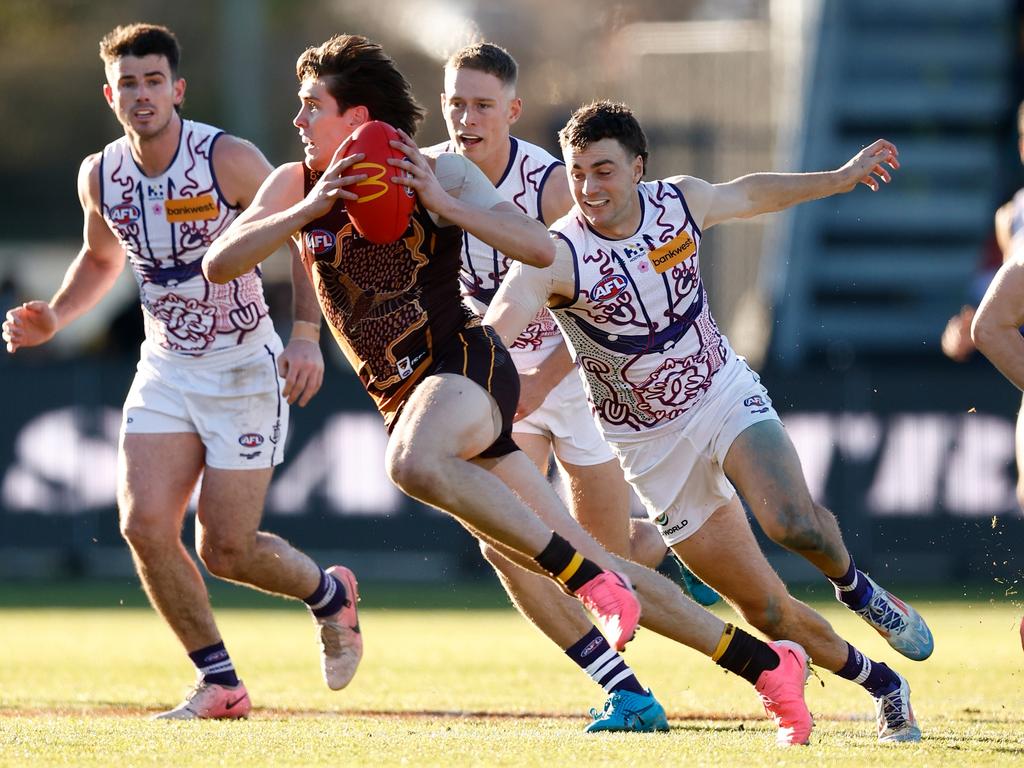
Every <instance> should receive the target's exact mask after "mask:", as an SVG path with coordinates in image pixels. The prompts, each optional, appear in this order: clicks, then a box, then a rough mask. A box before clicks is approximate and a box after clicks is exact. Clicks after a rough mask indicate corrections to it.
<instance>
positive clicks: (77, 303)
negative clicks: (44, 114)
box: [3, 154, 125, 353]
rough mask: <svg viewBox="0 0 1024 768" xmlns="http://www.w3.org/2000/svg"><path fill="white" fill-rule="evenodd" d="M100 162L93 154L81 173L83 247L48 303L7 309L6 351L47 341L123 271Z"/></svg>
mask: <svg viewBox="0 0 1024 768" xmlns="http://www.w3.org/2000/svg"><path fill="white" fill-rule="evenodd" d="M99 160H100V156H99V154H95V155H90V156H89V157H87V158H85V160H83V161H82V165H81V167H80V169H79V172H78V199H79V202H80V203H81V205H82V212H83V214H84V219H85V221H84V225H83V235H82V247H81V249H80V250H79V252H78V255H77V256H76V257H75V259H74V261H72V262H71V264H70V265H69V266H68V269H67V271H66V272H65V273H64V280H63V282H62V283H61V286H60V288H59V289H58V291H57V293H55V294H54V296H53V298H52V299H50V301H49V302H46V301H38V300H36V301H28V302H25V303H24V304H22V305H20V306H18V307H13V308H12V309H10V310H8V312H7V316H6V318H5V320H4V323H3V339H4V341H5V342H6V346H7V351H8V352H11V353H14V352H17V351H18V350H19V349H21V348H22V347H34V346H38V345H39V344H45V343H46V342H47V341H49V340H50V339H51V338H53V336H54V335H55V334H56V333H57V332H58V331H59V330H61V329H62V328H64V327H66V326H67V325H69V324H70V323H71V322H72V321H73V320H75V319H76V318H78V317H80V316H82V315H83V314H85V313H86V312H88V311H89V310H90V309H92V308H93V307H94V306H96V304H97V303H98V302H99V300H100V299H102V298H103V296H105V295H106V293H107V292H108V291H109V290H110V288H111V287H112V286H113V285H114V283H115V281H116V280H117V277H118V275H120V274H121V271H122V270H123V269H124V264H125V252H124V249H123V248H122V247H121V244H120V242H118V240H117V237H116V236H115V235H114V233H113V232H112V231H111V230H110V227H108V226H107V223H106V221H105V220H104V219H103V215H102V212H101V206H100V181H99Z"/></svg>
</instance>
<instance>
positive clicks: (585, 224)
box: [485, 102, 933, 741]
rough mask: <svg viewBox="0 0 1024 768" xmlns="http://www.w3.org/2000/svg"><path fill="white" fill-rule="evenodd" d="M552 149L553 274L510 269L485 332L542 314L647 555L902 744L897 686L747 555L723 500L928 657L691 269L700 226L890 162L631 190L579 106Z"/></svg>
mask: <svg viewBox="0 0 1024 768" xmlns="http://www.w3.org/2000/svg"><path fill="white" fill-rule="evenodd" d="M559 138H560V141H561V144H562V150H563V155H564V157H565V161H566V167H567V169H568V173H569V177H570V186H571V188H572V193H573V198H574V200H575V202H576V207H575V208H574V209H573V210H572V211H570V213H569V214H568V215H567V216H566V217H565V218H563V219H561V220H560V221H559V222H557V223H556V224H555V225H554V226H553V227H552V232H553V233H554V234H555V235H556V236H557V239H558V241H559V245H558V249H557V254H556V257H555V262H554V264H553V265H552V266H551V267H549V268H546V269H543V270H541V269H536V268H525V267H521V266H519V265H515V266H513V267H512V268H511V269H510V271H509V275H508V277H507V278H506V280H505V282H504V284H503V285H502V287H501V289H500V290H499V293H498V295H497V296H496V297H495V299H494V301H493V302H492V303H491V307H490V309H489V310H488V312H487V315H486V317H485V322H486V323H489V324H492V325H493V326H494V327H495V328H496V329H497V330H498V331H499V333H500V334H501V336H502V338H503V339H506V340H509V339H514V338H516V337H517V336H518V334H519V333H520V331H521V329H522V328H523V327H524V326H525V325H526V324H527V323H528V322H529V320H530V318H532V317H533V315H534V314H535V313H536V312H537V311H538V309H539V308H541V307H543V306H545V305H546V306H549V307H551V308H552V310H553V314H554V317H555V319H556V321H557V322H558V324H559V326H560V327H561V329H562V331H563V334H564V335H565V337H566V339H567V340H568V343H569V346H570V347H571V349H572V352H573V355H574V356H575V358H576V360H577V363H578V365H579V366H580V368H581V370H582V371H583V374H584V376H585V379H586V388H587V394H588V397H589V399H590V402H591V405H592V407H593V409H594V411H595V413H596V414H597V417H598V419H599V421H600V424H601V429H602V431H603V432H604V434H605V436H606V437H607V438H608V440H609V441H610V443H611V445H612V447H613V449H614V451H615V453H616V455H617V456H618V458H619V461H620V463H621V464H622V467H623V469H624V471H625V473H626V478H627V479H628V480H629V482H630V484H631V485H632V486H633V487H634V489H635V490H636V491H637V494H638V495H639V496H640V498H641V499H642V500H643V502H644V505H645V507H646V508H647V512H648V514H649V515H650V517H651V519H652V520H653V521H654V522H655V524H657V526H658V527H659V528H660V530H661V532H662V535H663V536H664V539H665V541H666V542H667V543H668V544H669V545H671V546H672V548H673V549H674V550H675V552H676V553H677V554H678V555H679V556H680V557H681V558H682V559H683V560H684V561H685V562H686V563H687V564H688V565H689V566H690V567H691V568H692V569H693V570H694V572H695V573H696V574H697V575H698V576H699V577H700V578H702V579H704V580H705V581H706V582H707V583H708V584H709V585H710V586H712V587H713V588H715V589H716V590H718V591H719V592H720V593H721V594H722V595H723V596H725V597H726V599H728V600H729V601H730V602H731V603H732V604H733V605H734V606H735V607H736V608H737V609H738V610H739V611H740V612H741V613H742V614H743V615H744V617H745V618H746V619H747V621H749V622H750V623H751V624H753V625H754V626H756V627H757V628H758V629H760V630H761V631H763V632H764V633H765V634H767V635H769V636H772V637H778V636H779V635H780V633H781V634H784V635H786V636H787V637H791V638H792V639H794V640H796V641H797V642H799V643H801V644H802V645H803V646H804V647H805V648H806V649H807V650H808V652H809V653H810V655H811V657H812V658H813V659H814V661H815V663H817V664H819V665H821V666H823V667H825V668H827V669H829V670H831V671H834V672H836V673H837V674H838V675H840V676H842V677H844V678H847V679H850V680H853V681H855V682H857V683H858V684H860V685H862V686H863V687H864V688H865V689H866V690H868V692H869V693H870V694H871V696H872V697H873V698H874V699H875V704H876V714H877V718H878V736H879V739H880V740H884V741H916V740H918V739H920V730H919V728H918V726H917V724H916V721H915V719H914V716H913V711H912V709H911V708H910V701H909V694H910V689H909V685H908V684H907V681H906V680H905V679H904V678H903V677H901V676H900V675H898V674H897V673H895V672H893V671H892V670H890V669H889V668H888V667H887V666H886V665H884V664H880V663H877V662H872V661H871V660H870V659H868V658H867V657H866V656H864V655H863V654H861V653H860V652H859V651H857V650H856V649H855V648H853V646H851V645H849V644H848V643H846V642H845V641H844V640H843V639H842V638H840V637H839V636H838V635H837V634H836V633H835V632H834V631H833V629H832V628H831V627H830V626H829V625H828V623H827V622H826V621H825V620H824V619H823V618H822V617H821V616H820V615H818V614H817V613H816V612H814V611H812V610H811V609H810V608H809V607H808V606H806V605H804V604H803V603H801V602H799V601H797V600H795V599H793V598H792V597H791V596H790V595H789V594H788V593H787V591H786V588H785V586H784V585H783V583H782V582H781V581H780V580H779V578H778V576H777V575H776V574H775V572H774V571H773V570H772V569H771V567H770V566H769V564H768V562H767V560H766V559H765V557H764V555H763V554H762V553H761V551H760V549H759V547H758V546H757V543H756V541H755V539H754V537H753V535H752V532H751V530H750V524H749V523H748V521H747V517H746V514H745V512H744V509H743V507H742V506H741V504H740V501H739V498H738V496H737V490H738V492H739V493H740V494H742V496H743V497H744V499H746V501H747V503H748V504H749V506H750V509H751V512H752V513H753V515H754V517H755V518H756V519H757V520H758V522H759V524H760V525H761V526H762V528H763V529H764V530H765V532H766V533H767V534H768V535H769V536H770V537H771V538H773V539H774V540H775V541H777V542H778V543H779V544H781V545H783V546H785V547H787V548H788V549H790V550H792V551H794V552H797V553H799V554H801V555H803V556H804V557H805V558H806V559H807V560H808V561H809V562H811V563H812V564H814V565H815V566H816V567H818V568H819V569H820V570H821V571H822V572H823V573H824V574H825V575H826V576H827V577H828V578H829V579H830V580H831V581H832V582H833V584H834V585H835V587H836V592H837V597H839V599H840V600H842V601H843V602H844V603H845V604H846V605H848V606H849V607H850V608H852V609H854V610H856V612H857V613H858V614H859V615H861V616H862V617H863V618H864V619H865V620H866V621H868V623H869V624H871V625H872V626H873V627H874V628H875V629H876V630H878V631H879V632H880V633H881V634H882V635H883V636H884V637H886V639H887V640H888V642H889V643H890V645H892V646H893V647H894V648H895V649H896V650H898V651H900V652H901V653H903V654H904V655H905V656H907V657H908V658H912V659H916V660H921V659H924V658H927V657H928V655H930V653H931V651H932V648H933V641H932V637H931V633H930V632H929V630H928V628H927V626H926V624H925V623H924V621H923V619H921V617H920V615H919V614H918V613H917V612H916V611H914V610H913V609H912V608H911V607H909V606H907V605H906V604H904V603H903V602H902V601H900V600H898V599H896V598H895V597H893V596H892V595H890V594H889V593H888V592H886V591H885V590H884V589H882V588H881V587H879V586H878V585H877V584H875V583H874V582H873V581H871V579H869V578H868V577H867V576H866V575H864V574H863V573H862V572H861V571H859V570H857V568H856V566H855V565H854V564H853V561H852V559H851V558H850V555H849V553H848V552H847V549H846V546H845V544H844V543H843V540H842V536H841V534H840V532H839V527H838V525H837V523H836V520H835V518H834V517H833V516H832V514H831V513H830V512H828V511H827V510H825V509H824V508H822V507H820V506H818V505H816V504H815V503H814V502H813V501H812V500H811V497H810V494H809V492H808V490H807V487H806V483H805V481H804V479H803V475H802V471H801V469H800V462H799V459H798V458H797V455H796V452H795V450H794V449H793V446H792V443H791V442H790V441H789V438H788V437H787V435H786V432H785V430H784V428H783V426H782V424H781V422H780V421H779V418H778V416H777V415H776V413H775V410H774V409H773V408H772V404H771V399H770V398H769V396H768V393H767V391H766V390H765V389H764V387H763V386H762V385H761V383H760V381H759V380H758V377H757V375H756V374H755V373H754V372H753V371H751V370H750V368H748V367H747V365H746V362H745V361H744V360H743V359H742V358H741V357H738V356H737V355H736V354H735V353H734V352H733V351H732V349H731V348H730V346H729V343H728V341H727V339H726V338H725V337H724V336H723V335H722V334H721V332H720V331H719V329H718V327H717V325H716V324H715V321H714V319H713V318H712V316H711V314H710V311H709V308H708V303H707V293H706V291H705V290H704V286H703V283H702V282H701V277H700V269H699V262H698V258H699V251H700V242H701V238H702V233H703V231H704V230H705V229H706V228H708V227H710V226H713V225H715V224H719V223H721V222H724V221H728V220H730V219H739V218H748V217H751V216H756V215H758V214H761V213H767V212H771V211H779V210H783V209H785V208H788V207H790V206H793V205H796V204H798V203H801V202H804V201H807V200H813V199H817V198H821V197H825V196H828V195H832V194H838V193H841V192H848V191H850V190H851V189H853V188H854V187H856V186H857V185H858V183H863V184H866V185H867V186H869V187H870V188H871V189H872V190H877V189H878V187H879V180H881V181H883V182H888V181H889V180H890V169H895V168H897V167H898V166H899V163H898V159H897V153H896V148H895V147H894V146H893V145H892V144H890V143H889V142H887V141H884V140H879V141H876V142H875V143H874V144H872V145H871V146H869V147H867V148H866V149H864V150H863V151H861V152H860V153H858V154H857V155H856V156H855V157H854V158H853V159H851V160H850V161H849V162H848V163H847V164H846V165H844V166H843V167H842V168H840V169H838V170H836V171H831V172H824V173H807V174H773V173H762V174H752V175H749V176H744V177H741V178H739V179H736V180H734V181H732V182H729V183H727V184H710V183H708V182H705V181H702V180H700V179H696V178H693V177H690V176H674V177H670V178H668V179H665V180H662V181H653V182H644V181H642V178H643V175H644V171H645V168H646V163H647V140H646V137H645V136H644V133H643V130H642V129H641V127H640V125H639V123H638V122H637V121H636V119H635V117H634V116H633V114H632V113H631V112H630V110H629V109H628V108H627V107H625V106H624V105H621V104H613V103H610V102H598V103H595V104H591V105H588V106H585V107H582V108H580V109H579V110H577V111H576V112H575V113H574V114H573V116H572V117H571V118H570V120H569V122H568V124H567V125H566V126H565V127H564V128H563V129H562V131H561V132H560V134H559ZM734 486H735V487H734Z"/></svg>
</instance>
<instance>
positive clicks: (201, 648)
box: [117, 433, 252, 720]
mask: <svg viewBox="0 0 1024 768" xmlns="http://www.w3.org/2000/svg"><path fill="white" fill-rule="evenodd" d="M205 453H206V451H205V449H204V448H203V445H202V443H201V442H200V441H199V438H198V436H197V435H195V434H191V433H173V434H145V435H122V437H121V449H120V451H119V453H118V476H117V499H118V508H119V510H120V516H121V533H122V535H123V536H124V538H125V540H126V541H127V542H128V545H129V548H130V549H131V553H132V558H133V559H134V561H135V567H136V570H137V571H138V574H139V578H140V580H141V581H142V586H143V588H144V589H145V591H146V594H147V596H148V597H149V601H150V603H152V605H153V607H154V608H156V610H157V612H158V613H159V614H160V615H161V616H163V618H164V620H165V621H166V622H167V624H168V626H170V628H171V630H172V631H173V632H174V634H175V635H176V636H177V637H178V640H179V641H180V642H181V644H182V646H183V647H184V649H185V651H186V652H187V653H188V654H189V657H190V658H191V659H192V662H193V663H194V664H195V666H196V672H197V675H198V680H197V682H196V686H195V688H194V689H193V690H192V692H191V693H189V695H188V697H187V698H186V699H185V701H183V702H182V703H181V704H179V705H178V706H177V707H175V708H173V709H171V710H168V711H167V712H163V713H161V714H160V715H157V717H158V718H161V719H175V720H178V719H193V718H198V717H213V718H237V717H245V716H246V715H248V713H249V710H250V709H251V706H252V705H251V703H250V701H249V694H248V693H247V692H246V690H245V686H244V685H243V684H242V682H241V681H240V680H239V679H238V676H237V675H236V674H235V670H234V666H233V664H232V663H231V658H230V656H229V655H228V653H227V650H226V649H225V647H224V643H223V642H222V641H221V637H220V632H219V631H218V630H217V625H216V623H215V622H214V619H213V611H212V610H211V609H210V598H209V595H208V594H207V591H206V585H205V584H204V583H203V578H202V576H201V575H200V574H199V570H198V569H197V568H196V566H195V563H193V562H192V558H191V557H189V554H188V552H187V551H186V550H185V547H184V546H183V545H182V543H181V525H182V522H183V520H184V518H185V511H186V509H187V507H188V500H189V498H190V497H191V495H192V489H193V488H194V487H195V484H196V481H197V479H198V478H199V473H200V471H201V470H202V466H203V457H204V455H205Z"/></svg>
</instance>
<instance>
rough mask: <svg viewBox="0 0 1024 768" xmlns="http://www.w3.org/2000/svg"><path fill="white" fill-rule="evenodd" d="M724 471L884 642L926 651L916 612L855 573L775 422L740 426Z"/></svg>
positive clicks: (777, 534) (779, 539) (930, 643)
mask: <svg viewBox="0 0 1024 768" xmlns="http://www.w3.org/2000/svg"><path fill="white" fill-rule="evenodd" d="M723 469H724V470H725V474H726V476H727V477H728V478H729V479H730V480H731V481H732V483H733V485H735V486H736V489H737V490H738V491H739V492H740V494H741V495H742V496H743V498H744V499H746V501H747V504H748V505H749V506H750V511H751V513H752V514H753V515H754V517H755V518H756V519H757V521H758V523H759V524H760V525H761V527H762V529H764V532H765V533H767V534H768V536H769V537H771V539H772V540H773V541H775V542H776V543H778V544H780V545H782V546H784V547H786V548H787V549H790V550H792V551H794V552H796V553H798V554H800V555H802V556H803V557H804V558H805V559H807V560H808V561H809V562H811V563H812V564H814V565H815V566H817V567H818V569H819V570H820V571H821V572H822V573H824V574H825V576H827V577H828V578H829V580H830V581H832V583H833V584H834V585H835V587H836V596H837V598H838V599H839V600H840V601H841V602H843V603H844V604H845V605H847V607H849V608H850V609H851V610H853V611H855V612H856V613H857V614H858V615H859V616H861V618H863V619H864V620H865V621H866V622H868V624H870V625H871V626H872V627H874V629H875V630H876V631H878V633H879V634H881V635H882V636H883V637H884V638H885V639H886V641H887V642H888V643H889V645H891V646H892V647H893V648H894V649H896V650H897V651H899V652H900V653H902V654H903V655H904V656H906V657H907V658H910V659H914V660H916V661H921V660H923V659H926V658H928V656H930V655H931V653H932V650H933V648H934V646H935V643H934V640H933V639H932V634H931V631H930V630H929V629H928V625H927V624H926V623H925V621H924V619H923V618H921V615H920V614H919V613H918V612H917V611H916V610H914V608H913V607H911V606H909V605H907V604H906V603H904V602H903V601H902V600H899V599H897V598H895V597H893V596H892V595H891V594H890V593H888V592H887V591H886V590H884V589H883V588H881V587H879V586H878V584H876V583H875V582H874V581H873V580H872V579H871V578H870V577H868V576H867V575H866V574H864V573H863V572H861V571H859V570H857V568H856V566H855V565H854V563H853V559H852V558H851V557H850V553H849V551H848V550H847V549H846V544H845V543H844V542H843V537H842V534H840V532H839V524H838V523H837V522H836V518H835V516H834V515H833V514H832V513H831V512H829V511H828V510H827V509H825V508H824V507H822V506H820V505H819V504H816V503H814V501H813V500H812V499H811V494H810V491H809V490H808V489H807V482H806V481H805V480H804V476H803V470H802V469H801V467H800V459H799V457H798V456H797V453H796V449H795V448H794V447H793V443H792V441H791V440H790V439H789V436H788V435H787V434H786V431H785V429H784V428H783V426H782V424H781V423H780V422H778V421H762V422H758V423H757V424H754V425H752V426H750V427H748V428H747V429H746V430H744V431H743V432H742V433H741V434H740V435H739V436H738V437H737V438H736V439H735V440H734V441H733V444H732V446H731V447H730V449H729V452H728V453H727V454H726V457H725V461H724V462H723Z"/></svg>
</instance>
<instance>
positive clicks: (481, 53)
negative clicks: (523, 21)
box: [444, 43, 519, 87]
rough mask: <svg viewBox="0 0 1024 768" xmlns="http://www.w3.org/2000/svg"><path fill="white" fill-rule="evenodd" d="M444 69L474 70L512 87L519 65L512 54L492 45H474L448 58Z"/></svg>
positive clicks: (517, 74) (516, 77)
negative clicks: (492, 76)
mask: <svg viewBox="0 0 1024 768" xmlns="http://www.w3.org/2000/svg"><path fill="white" fill-rule="evenodd" d="M444 68H445V69H475V70H477V71H479V72H483V73H485V74H488V75H494V76H495V77H496V78H498V79H499V80H501V82H502V83H503V84H504V85H511V86H513V87H515V84H516V81H517V80H518V79H519V65H518V64H516V60H515V59H513V58H512V54H511V53H509V52H508V51H506V50H505V49H504V48H502V47H501V46H500V45H495V44H494V43H474V44H473V45H467V46H465V47H464V48H460V49H459V50H457V51H456V52H455V53H453V54H452V55H451V56H449V57H448V61H446V62H445V65H444Z"/></svg>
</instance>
